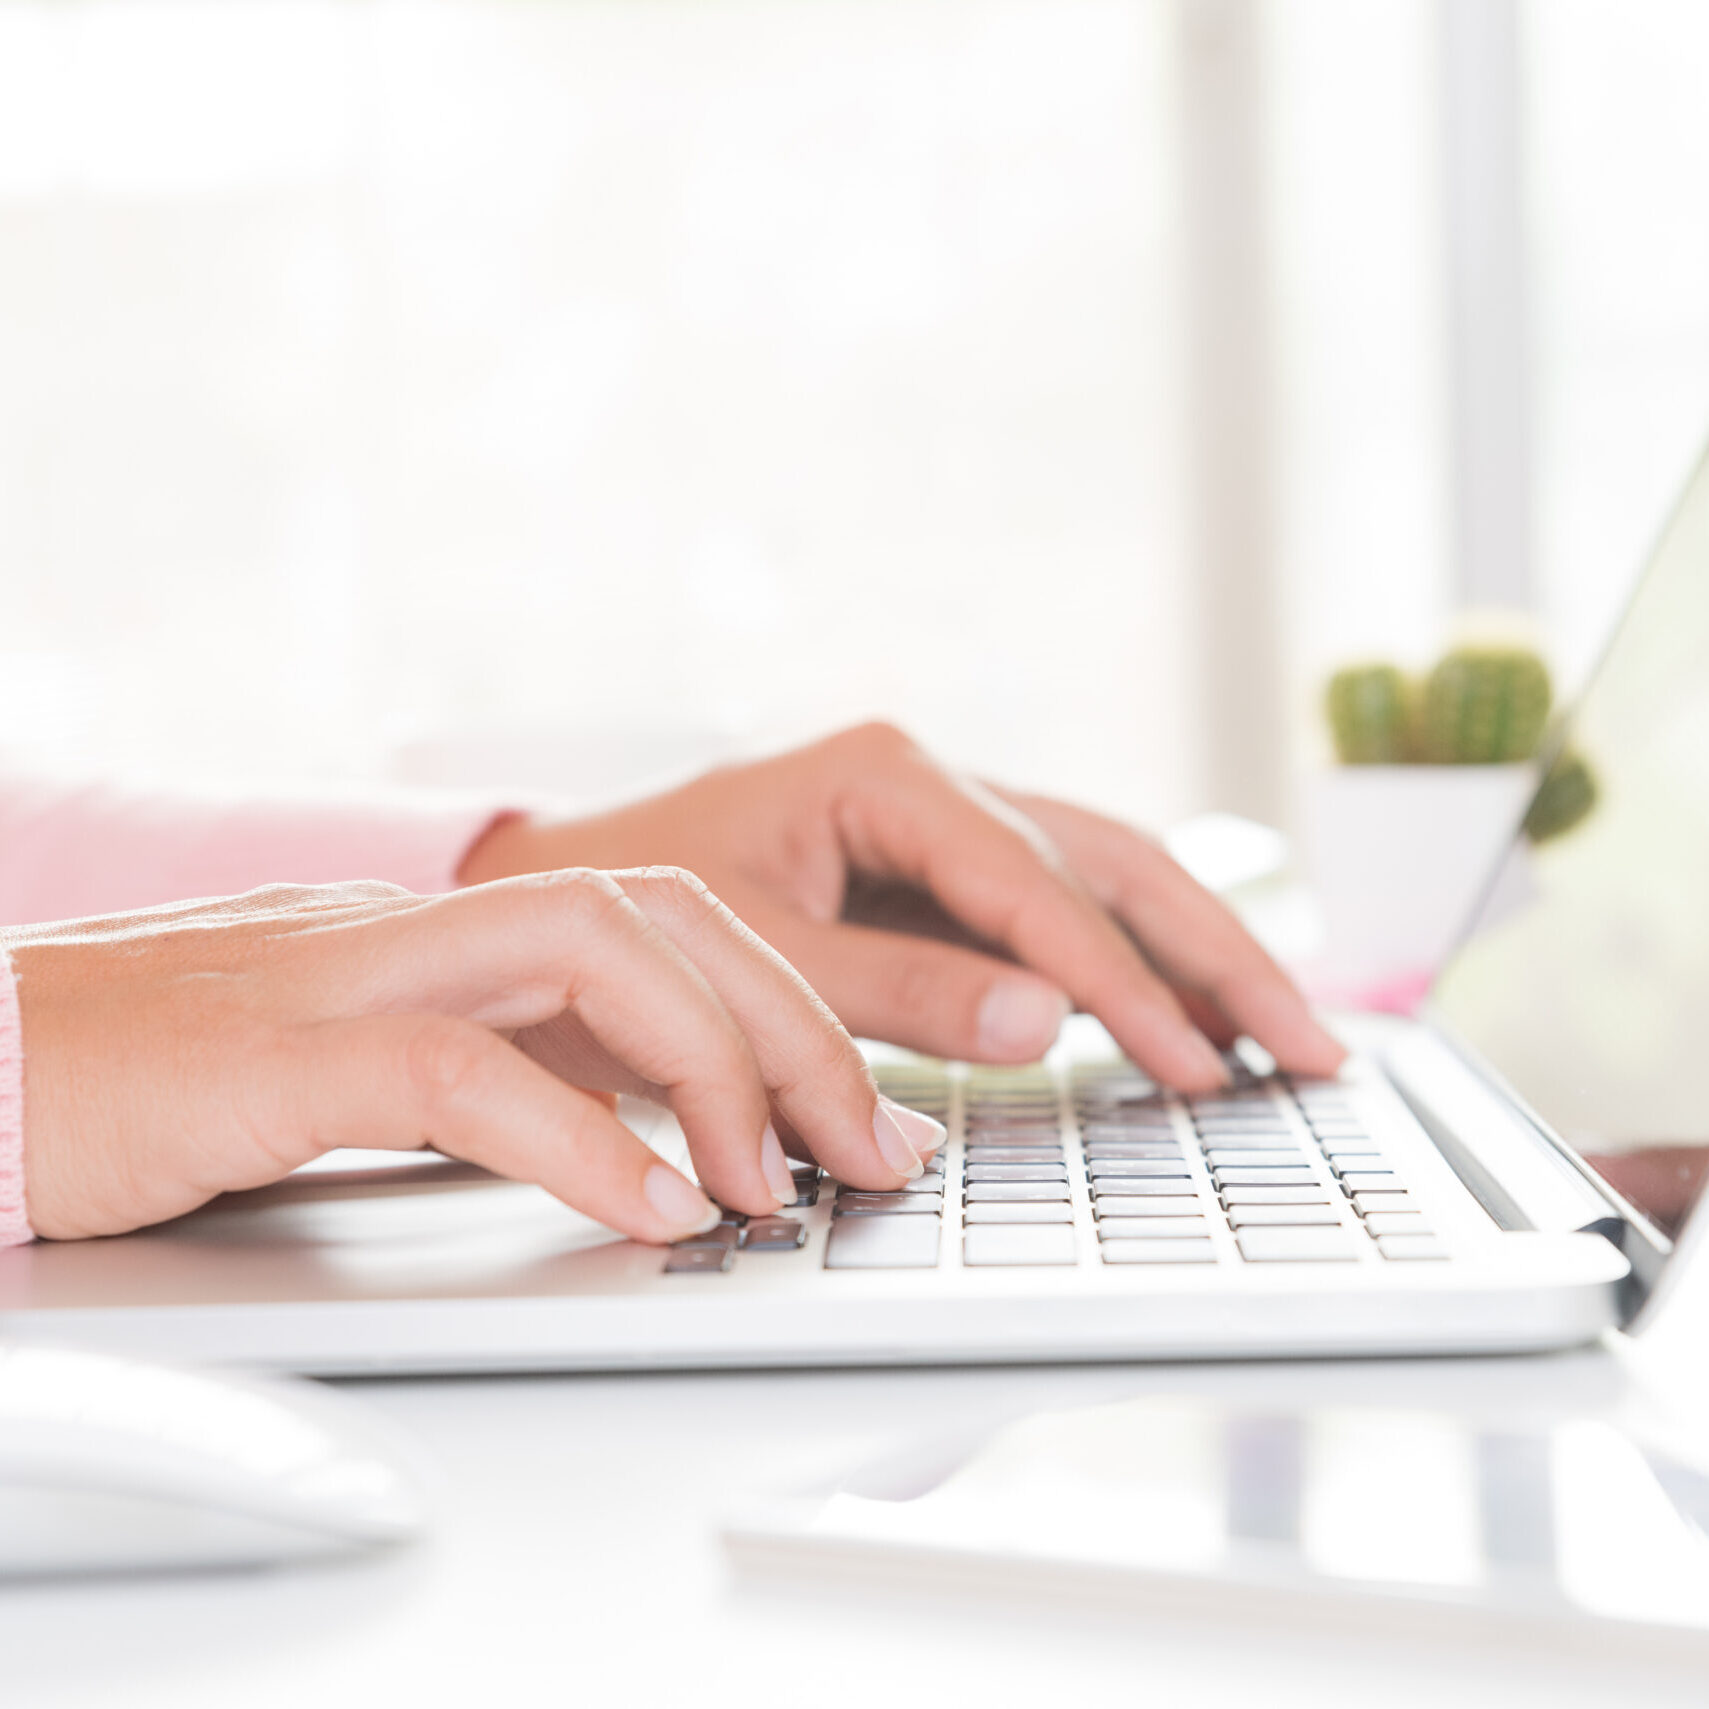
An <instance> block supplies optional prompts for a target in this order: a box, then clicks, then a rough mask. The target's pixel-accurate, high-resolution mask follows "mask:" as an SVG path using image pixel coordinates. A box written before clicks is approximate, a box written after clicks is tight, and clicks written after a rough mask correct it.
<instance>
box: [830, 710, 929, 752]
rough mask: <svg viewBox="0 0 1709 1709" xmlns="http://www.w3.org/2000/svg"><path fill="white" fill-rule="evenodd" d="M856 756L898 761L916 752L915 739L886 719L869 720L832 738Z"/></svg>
mask: <svg viewBox="0 0 1709 1709" xmlns="http://www.w3.org/2000/svg"><path fill="white" fill-rule="evenodd" d="M832 740H833V741H836V742H838V743H840V744H841V745H842V746H844V747H846V748H848V749H849V750H851V751H852V752H853V753H855V754H856V755H858V756H860V757H863V758H867V759H873V760H897V759H901V758H903V757H904V756H906V755H909V754H912V753H914V752H915V751H916V746H915V743H914V740H913V738H912V737H911V736H910V735H909V734H908V733H907V731H905V730H903V729H902V728H901V727H900V726H899V725H896V724H892V723H891V722H890V721H889V720H888V719H885V718H873V719H869V720H868V721H867V722H866V723H864V724H856V725H854V726H852V727H851V728H850V729H847V730H844V731H842V732H840V733H839V734H838V735H837V736H835V737H833V738H832Z"/></svg>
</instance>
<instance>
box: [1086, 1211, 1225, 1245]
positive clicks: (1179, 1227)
mask: <svg viewBox="0 0 1709 1709" xmlns="http://www.w3.org/2000/svg"><path fill="white" fill-rule="evenodd" d="M1179 1235H1186V1236H1188V1237H1189V1238H1191V1239H1198V1238H1199V1237H1201V1236H1203V1237H1204V1238H1206V1239H1208V1238H1209V1237H1210V1224H1209V1223H1207V1222H1206V1221H1205V1219H1204V1218H1203V1217H1202V1216H1118V1217H1111V1218H1110V1219H1109V1221H1108V1222H1100V1223H1099V1224H1098V1238H1099V1239H1100V1240H1168V1239H1170V1238H1172V1237H1175V1236H1179Z"/></svg>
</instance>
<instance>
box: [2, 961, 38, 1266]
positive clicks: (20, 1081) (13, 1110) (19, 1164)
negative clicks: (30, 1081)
mask: <svg viewBox="0 0 1709 1709" xmlns="http://www.w3.org/2000/svg"><path fill="white" fill-rule="evenodd" d="M30 1238H31V1232H30V1219H29V1216H28V1214H27V1213H26V1211H25V1209H24V1043H23V1036H22V1033H21V1030H20V1028H19V1025H18V986H17V981H16V980H14V979H13V977H12V961H11V958H10V957H9V956H8V955H7V954H6V951H5V950H4V949H3V948H0V1246H19V1245H21V1244H22V1243H23V1242H24V1241H26V1240H29V1239H30Z"/></svg>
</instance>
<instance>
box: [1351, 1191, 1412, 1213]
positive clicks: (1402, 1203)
mask: <svg viewBox="0 0 1709 1709" xmlns="http://www.w3.org/2000/svg"><path fill="white" fill-rule="evenodd" d="M1353 1208H1354V1209H1355V1210H1356V1211H1358V1212H1359V1214H1360V1215H1361V1216H1367V1217H1368V1216H1370V1215H1371V1213H1372V1212H1373V1211H1375V1212H1376V1213H1377V1214H1378V1215H1381V1214H1382V1213H1383V1212H1384V1211H1415V1210H1417V1209H1418V1201H1417V1200H1416V1199H1415V1198H1413V1196H1412V1195H1411V1194H1410V1193H1355V1194H1354V1195H1353Z"/></svg>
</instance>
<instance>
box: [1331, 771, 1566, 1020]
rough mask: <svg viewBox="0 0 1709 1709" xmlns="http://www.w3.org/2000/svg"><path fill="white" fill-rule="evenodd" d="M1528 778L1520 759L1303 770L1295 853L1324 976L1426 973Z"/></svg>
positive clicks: (1476, 886) (1527, 793)
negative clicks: (1307, 776)
mask: <svg viewBox="0 0 1709 1709" xmlns="http://www.w3.org/2000/svg"><path fill="white" fill-rule="evenodd" d="M1535 787H1536V771H1535V769H1534V768H1533V767H1532V766H1530V765H1464V766H1342V767H1339V768H1337V769H1336V770H1334V771H1329V772H1324V773H1321V774H1319V775H1318V776H1316V777H1314V778H1312V779H1311V780H1310V782H1309V786H1308V792H1307V797H1306V803H1305V807H1306V811H1305V815H1304V818H1305V834H1306V852H1307V858H1308V860H1309V861H1310V864H1311V872H1312V878H1313V882H1314V884H1315V885H1316V888H1317V892H1318V895H1319V898H1320V899H1321V902H1322V906H1323V917H1324V972H1325V974H1326V975H1327V976H1328V977H1329V978H1330V979H1331V980H1332V981H1334V982H1336V983H1345V984H1347V985H1350V986H1352V985H1363V984H1375V983H1379V982H1382V981H1386V980H1394V979H1410V978H1415V977H1419V976H1425V975H1428V974H1431V973H1433V972H1434V971H1435V970H1436V968H1438V967H1439V966H1440V965H1441V963H1442V960H1443V958H1444V957H1445V956H1446V955H1447V954H1448V952H1449V951H1450V950H1451V949H1452V948H1453V947H1454V944H1455V942H1456V941H1457V940H1458V938H1459V936H1460V934H1461V932H1463V931H1464V930H1465V927H1466V925H1467V923H1468V921H1469V919H1470V917H1471V912H1472V909H1473V908H1474V907H1475V906H1476V904H1477V902H1478V899H1479V897H1480V896H1481V895H1482V893H1483V890H1484V887H1485V886H1486V885H1487V884H1488V883H1489V881H1490V877H1491V875H1492V873H1493V871H1494V869H1495V864H1496V861H1497V858H1498V857H1499V856H1500V854H1501V851H1502V850H1503V848H1505V847H1506V845H1507V843H1508V841H1509V839H1510V838H1511V837H1512V836H1513V834H1514V832H1515V830H1516V829H1517V827H1518V824H1519V819H1520V816H1521V815H1522V814H1523V813H1524V811H1525V807H1526V804H1527V803H1528V802H1529V800H1530V798H1531V792H1532V790H1533V789H1534V788H1535Z"/></svg>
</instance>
